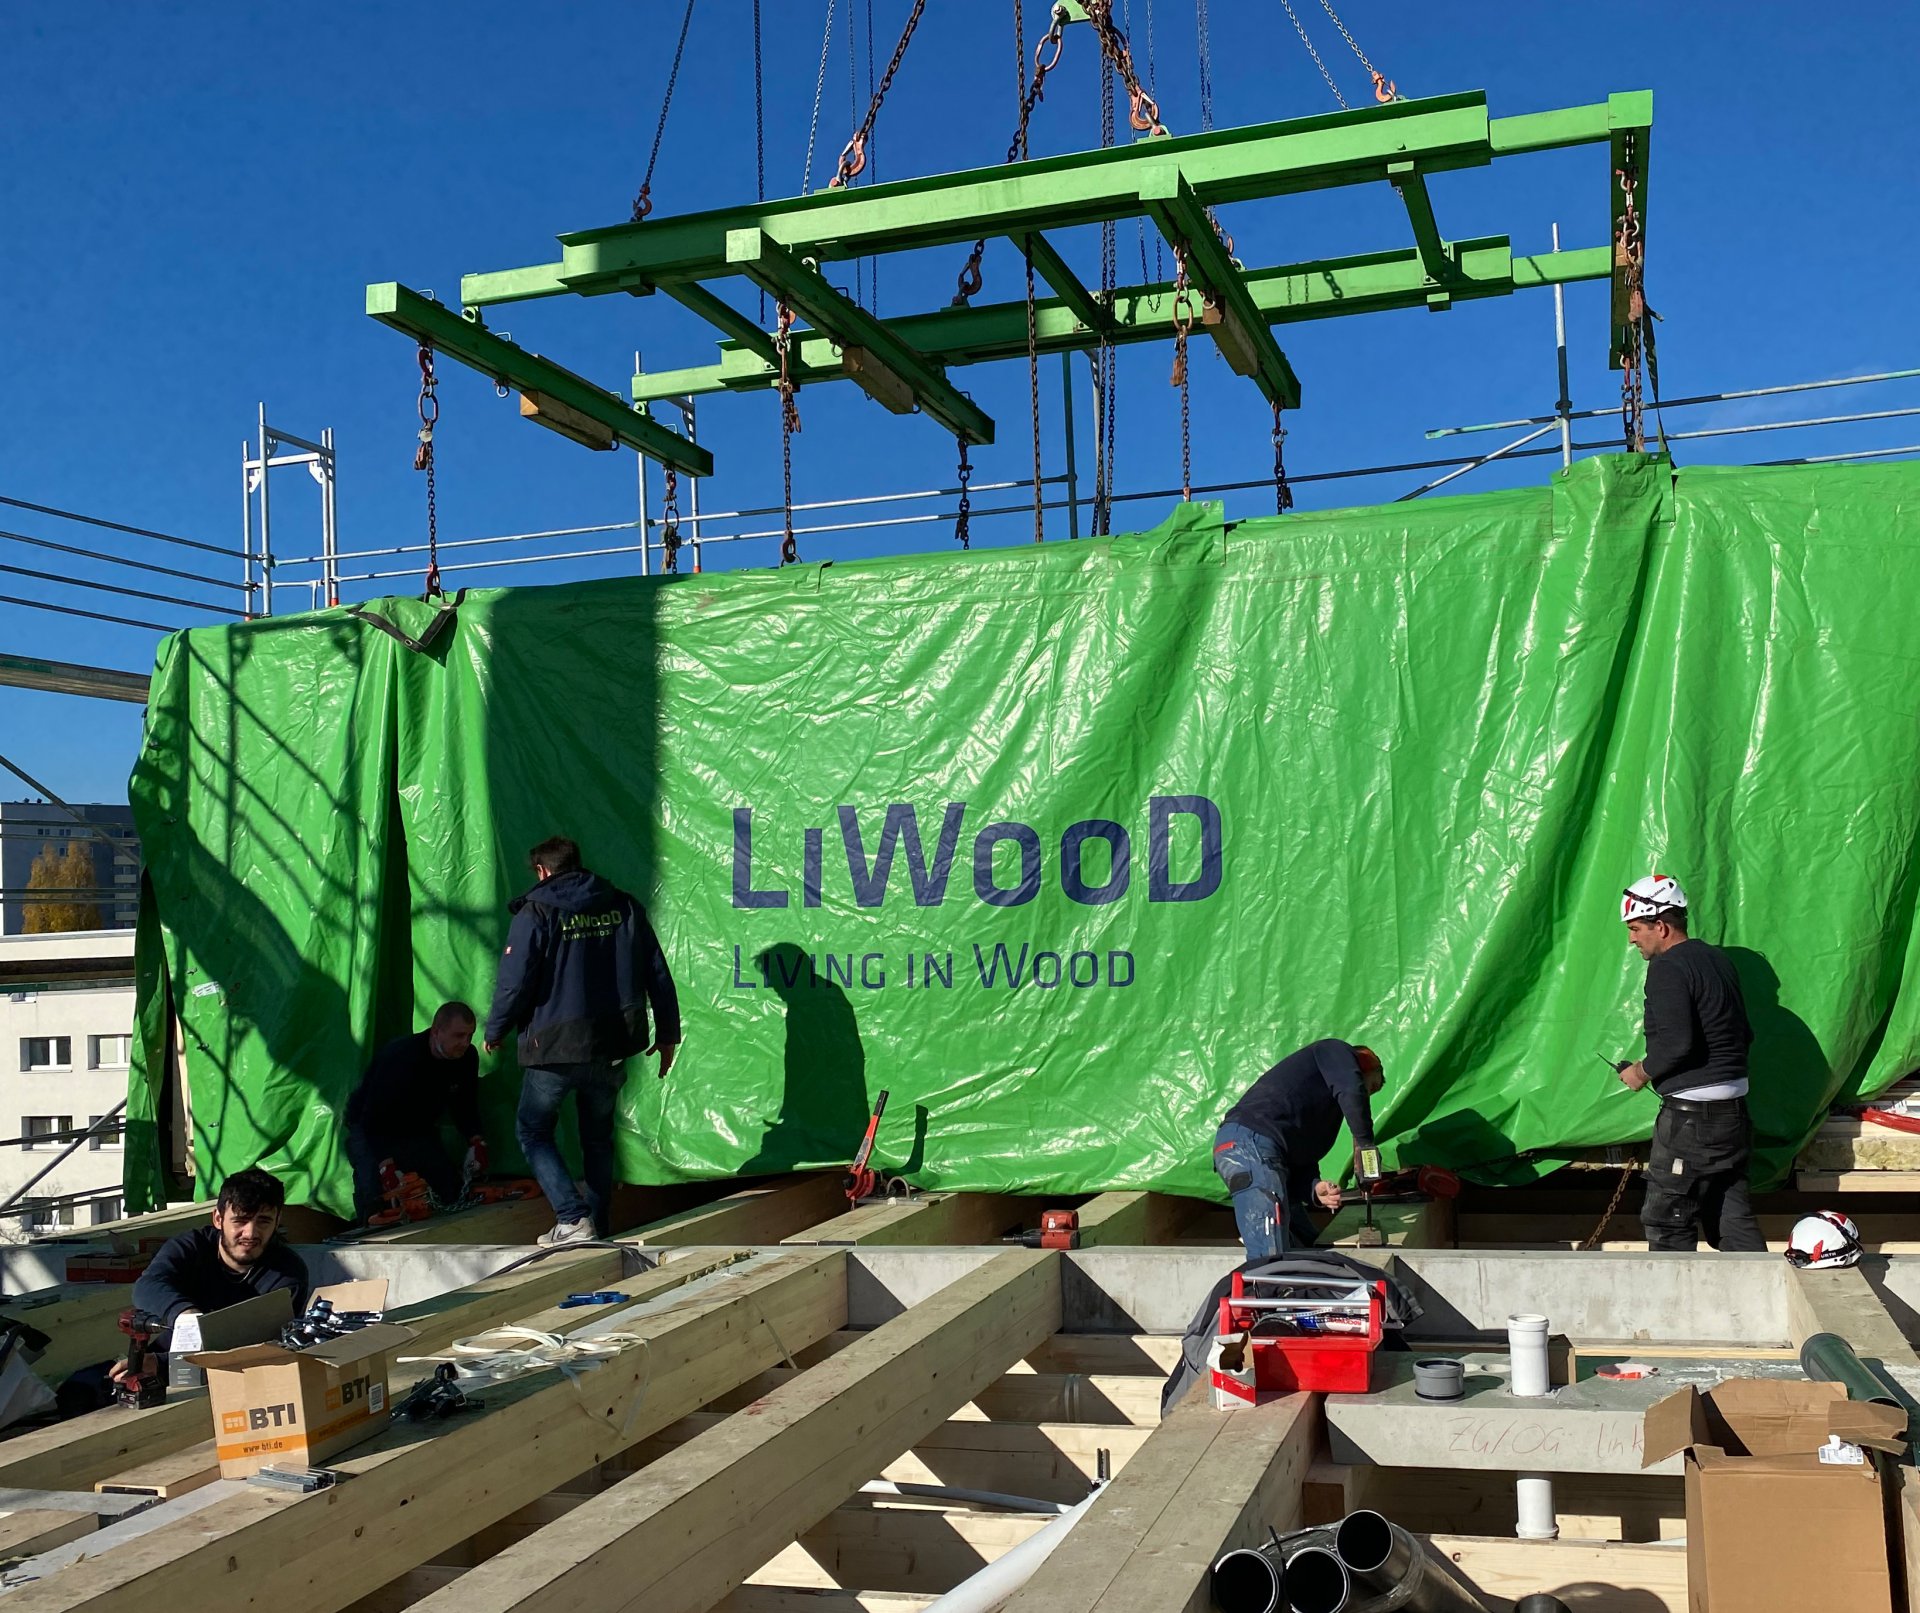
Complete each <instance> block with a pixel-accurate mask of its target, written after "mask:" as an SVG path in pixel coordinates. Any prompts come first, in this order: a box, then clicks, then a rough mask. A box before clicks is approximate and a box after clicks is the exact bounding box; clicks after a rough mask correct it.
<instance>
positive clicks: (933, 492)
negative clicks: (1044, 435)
mask: <svg viewBox="0 0 1920 1613" xmlns="http://www.w3.org/2000/svg"><path fill="white" fill-rule="evenodd" d="M1066 479H1067V478H1066V477H1065V476H1042V477H1041V478H1040V485H1041V486H1042V487H1057V486H1059V485H1060V484H1061V483H1062V482H1064V481H1065V480H1066ZM1016 487H1024V488H1026V489H1027V490H1028V491H1029V492H1031V491H1032V490H1033V478H1032V477H1031V476H1023V477H1021V478H1020V479H1019V480H1018V481H1012V482H974V483H972V484H971V485H970V486H969V488H968V491H969V492H972V493H1004V492H1009V491H1011V490H1012V489H1014V488H1016ZM959 494H960V489H959V487H958V486H954V487H922V488H915V489H914V490H912V491H911V492H906V493H867V494H863V495H861V496H860V497H859V498H820V499H810V500H807V501H806V502H804V503H796V504H795V505H794V506H793V507H794V509H795V510H851V509H858V508H859V507H860V506H862V505H865V504H905V503H909V502H910V501H912V500H914V499H923V498H957V497H959ZM1025 507H1026V508H1027V509H1029V510H1031V509H1032V508H1033V505H1032V504H1031V503H1028V504H1027V505H1026V506H1025ZM780 510H781V506H780V505H778V504H763V505H759V506H757V507H756V508H753V509H745V510H708V511H707V512H706V513H705V514H704V515H702V516H701V520H703V521H733V520H746V519H748V518H750V517H752V516H756V515H778V514H779V513H780ZM687 522H688V517H686V516H682V517H681V518H680V524H681V525H682V526H685V525H686V524H687ZM647 524H648V525H649V526H658V525H659V524H660V523H659V522H658V521H655V520H652V519H649V520H648V522H647Z"/></svg>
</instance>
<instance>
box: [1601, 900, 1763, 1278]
mask: <svg viewBox="0 0 1920 1613" xmlns="http://www.w3.org/2000/svg"><path fill="white" fill-rule="evenodd" d="M1620 917H1621V918H1622V919H1623V920H1624V921H1625V922H1626V926H1627V940H1628V941H1629V942H1630V943H1631V944H1632V945H1633V946H1634V948H1635V949H1636V950H1637V951H1638V952H1639V953H1640V956H1641V957H1643V958H1645V959H1646V960H1647V1008H1646V1033H1647V1052H1646V1056H1645V1057H1644V1058H1642V1059H1640V1060H1638V1061H1636V1062H1635V1063H1632V1064H1628V1065H1626V1066H1624V1067H1623V1068H1622V1069H1621V1071H1620V1079H1621V1080H1622V1081H1623V1082H1625V1083H1626V1085H1627V1086H1628V1087H1630V1088H1632V1089H1633V1090H1635V1091H1638V1090H1639V1089H1640V1088H1641V1087H1645V1086H1651V1087H1652V1088H1653V1090H1654V1092H1655V1093H1656V1094H1657V1095H1658V1096H1659V1099H1660V1115H1659V1118H1658V1119H1657V1120H1656V1121H1655V1122H1654V1127H1653V1147H1652V1150H1651V1152H1650V1153H1649V1155H1648V1157H1647V1195H1646V1202H1645V1203H1644V1204H1643V1205H1642V1207H1641V1210H1640V1224H1641V1225H1642V1226H1643V1227H1645V1228H1646V1233H1647V1247H1648V1248H1649V1249H1667V1250H1690V1249H1696V1248H1698V1247H1699V1241H1698V1240H1699V1235H1700V1234H1701V1233H1704V1234H1705V1235H1706V1239H1707V1242H1708V1243H1710V1244H1712V1245H1713V1247H1714V1248H1716V1249H1720V1250H1723V1251H1728V1252H1753V1251H1760V1250H1764V1249H1765V1248H1766V1246H1767V1245H1766V1240H1765V1239H1764V1238H1762V1237H1761V1236H1760V1223H1759V1222H1758V1221H1756V1220H1755V1219H1754V1216H1753V1203H1752V1200H1751V1198H1750V1196H1749V1194H1748V1189H1747V1162H1748V1161H1749V1159H1751V1158H1752V1155H1753V1121H1752V1119H1751V1117H1750V1116H1749V1115H1748V1113H1747V1047H1748V1045H1749V1044H1750V1043H1751V1042H1752V1041H1753V1028H1752V1027H1751V1026H1750V1025H1749V1024H1748V1023H1747V1007H1746V1003H1745V1001H1744V1000H1743V999H1742V997H1741V995H1740V978H1739V976H1738V975H1736V974H1735V973H1734V969H1733V965H1732V964H1731V963H1730V962H1728V961H1727V955H1726V954H1725V953H1724V952H1722V951H1721V950H1720V949H1719V948H1718V947H1713V946H1709V945H1707V943H1706V942H1705V941H1696V940H1694V939H1693V938H1692V937H1691V936H1690V935H1688V934H1687V895H1686V892H1685V891H1683V890H1681V888H1680V885H1679V882H1678V881H1676V880H1674V879H1672V878H1669V877H1668V876H1667V875H1665V874H1652V875H1649V876H1648V877H1647V878H1645V879H1640V880H1635V881H1634V883H1633V884H1631V885H1629V886H1628V887H1627V889H1626V891H1625V893H1624V899H1623V900H1622V902H1621V904H1620Z"/></svg>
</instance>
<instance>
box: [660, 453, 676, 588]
mask: <svg viewBox="0 0 1920 1613" xmlns="http://www.w3.org/2000/svg"><path fill="white" fill-rule="evenodd" d="M660 555H661V560H660V564H661V565H662V567H664V568H665V569H666V570H668V571H678V570H679V569H680V473H679V472H678V471H676V470H675V469H674V468H673V467H672V466H671V465H669V466H667V486H666V491H665V492H664V493H662V494H661V496H660Z"/></svg>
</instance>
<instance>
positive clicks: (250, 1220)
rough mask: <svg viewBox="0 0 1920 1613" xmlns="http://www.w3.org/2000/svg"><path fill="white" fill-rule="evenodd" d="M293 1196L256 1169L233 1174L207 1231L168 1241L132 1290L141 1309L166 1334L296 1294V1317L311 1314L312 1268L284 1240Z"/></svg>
mask: <svg viewBox="0 0 1920 1613" xmlns="http://www.w3.org/2000/svg"><path fill="white" fill-rule="evenodd" d="M286 1204H287V1193H286V1189H285V1188H283V1187H282V1186H281V1185H280V1183H279V1181H278V1180H277V1179H276V1178H274V1177H272V1176H269V1175H268V1174H267V1173H266V1172H265V1171H263V1170H260V1169H258V1168H249V1169H247V1170H243V1171H235V1172H234V1173H233V1175H231V1176H229V1177H228V1178H227V1179H226V1181H225V1182H223V1183H222V1184H221V1187H220V1197H219V1198H218V1199H217V1200H216V1201H215V1202H214V1206H213V1221H212V1224H211V1225H209V1226H203V1227H194V1228H192V1229H191V1230H190V1231H187V1232H182V1233H180V1234H179V1235H178V1236H177V1237H173V1238H169V1239H168V1240H167V1241H166V1242H165V1243H164V1244H162V1245H161V1246H160V1250H159V1252H158V1253H157V1254H156V1255H154V1257H153V1259H152V1260H150V1261H149V1262H148V1263H147V1269H146V1270H145V1271H144V1272H142V1273H141V1274H140V1280H139V1281H138V1282H136V1283H135V1284H134V1285H133V1303H134V1308H135V1309H136V1310H143V1311H148V1312H151V1313H152V1314H153V1315H155V1316H157V1317H159V1318H160V1319H161V1321H163V1322H165V1323H166V1324H167V1326H168V1327H172V1326H173V1324H174V1323H175V1322H177V1321H179V1320H180V1318H181V1317H182V1316H185V1315H187V1314H188V1313H189V1312H193V1313H196V1314H200V1315H204V1314H205V1313H206V1312H208V1311H220V1310H225V1309H226V1308H227V1307H228V1306H229V1305H238V1304H240V1303H241V1302H242V1301H243V1300H249V1299H257V1298H258V1297H259V1296H260V1295H262V1294H271V1293H272V1292H273V1291H274V1290H275V1289H276V1288H285V1289H288V1290H290V1292H291V1295H292V1299H293V1309H294V1312H295V1314H296V1315H297V1314H298V1313H299V1312H301V1311H304V1310H305V1309H306V1308H307V1294H308V1291H309V1289H310V1288H311V1286H312V1285H311V1284H310V1282H309V1281H308V1278H307V1266H306V1262H305V1261H303V1260H302V1259H301V1258H300V1256H299V1255H297V1254H296V1253H295V1252H294V1251H293V1249H292V1248H291V1247H290V1246H289V1245H288V1244H287V1242H286V1241H285V1240H284V1239H283V1238H281V1237H280V1236H279V1231H280V1213H281V1211H282V1210H284V1209H285V1208H286Z"/></svg>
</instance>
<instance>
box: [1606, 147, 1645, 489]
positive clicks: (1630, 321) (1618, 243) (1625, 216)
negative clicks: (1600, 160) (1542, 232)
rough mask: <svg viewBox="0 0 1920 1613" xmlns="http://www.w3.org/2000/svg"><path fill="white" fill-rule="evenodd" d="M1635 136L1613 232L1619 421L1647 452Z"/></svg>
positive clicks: (1632, 449)
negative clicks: (1619, 308)
mask: <svg viewBox="0 0 1920 1613" xmlns="http://www.w3.org/2000/svg"><path fill="white" fill-rule="evenodd" d="M1632 165H1633V136H1632V135H1628V136H1627V145H1626V166H1624V167H1622V168H1621V169H1620V170H1619V175H1618V177H1619V180H1620V227H1619V229H1618V230H1617V231H1616V233H1615V235H1614V242H1613V266H1614V268H1615V269H1617V270H1619V271H1620V277H1621V282H1622V284H1623V285H1624V286H1625V287H1626V292H1627V322H1626V330H1625V333H1624V334H1623V335H1622V337H1621V343H1620V424H1621V428H1622V430H1623V431H1624V432H1625V434H1626V439H1627V452H1628V453H1632V454H1638V453H1644V452H1645V451H1646V446H1647V414H1646V403H1645V400H1644V398H1643V395H1642V384H1641V361H1642V356H1643V345H1644V338H1645V333H1646V320H1647V296H1646V267H1647V262H1646V250H1647V246H1646V236H1645V233H1644V231H1643V230H1642V228H1641V224H1640V212H1639V208H1638V207H1637V206H1636V205H1635V201H1634V191H1635V189H1636V188H1637V187H1636V186H1635V183H1634V178H1633V166H1632Z"/></svg>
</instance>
